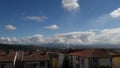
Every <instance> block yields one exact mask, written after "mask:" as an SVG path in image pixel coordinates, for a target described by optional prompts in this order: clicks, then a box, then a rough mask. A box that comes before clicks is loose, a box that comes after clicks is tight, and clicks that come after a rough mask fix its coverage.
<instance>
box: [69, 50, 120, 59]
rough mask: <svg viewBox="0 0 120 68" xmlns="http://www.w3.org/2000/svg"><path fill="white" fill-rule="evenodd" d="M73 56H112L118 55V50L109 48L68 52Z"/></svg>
mask: <svg viewBox="0 0 120 68" xmlns="http://www.w3.org/2000/svg"><path fill="white" fill-rule="evenodd" d="M69 54H70V55H73V56H80V57H88V58H92V57H113V56H118V55H119V56H120V52H118V51H116V50H109V49H87V50H83V51H77V52H73V53H69Z"/></svg>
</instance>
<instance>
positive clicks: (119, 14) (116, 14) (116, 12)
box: [110, 8, 120, 18]
mask: <svg viewBox="0 0 120 68" xmlns="http://www.w3.org/2000/svg"><path fill="white" fill-rule="evenodd" d="M110 15H111V16H112V17H113V18H118V17H120V8H118V9H116V10H114V11H112V12H111V13H110Z"/></svg>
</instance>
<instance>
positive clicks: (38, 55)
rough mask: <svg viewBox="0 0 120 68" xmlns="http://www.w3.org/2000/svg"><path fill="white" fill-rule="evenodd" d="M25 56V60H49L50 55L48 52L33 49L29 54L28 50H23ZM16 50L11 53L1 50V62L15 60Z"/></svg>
mask: <svg viewBox="0 0 120 68" xmlns="http://www.w3.org/2000/svg"><path fill="white" fill-rule="evenodd" d="M23 53H24V56H22V57H23V59H21V60H23V61H41V60H49V57H48V55H47V54H44V53H43V52H40V51H31V54H29V52H28V51H25V52H23ZM15 54H16V52H15V51H10V52H9V54H6V55H5V52H4V51H0V62H13V61H14V57H15Z"/></svg>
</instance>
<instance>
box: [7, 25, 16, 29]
mask: <svg viewBox="0 0 120 68" xmlns="http://www.w3.org/2000/svg"><path fill="white" fill-rule="evenodd" d="M5 30H16V27H15V26H13V25H6V26H5Z"/></svg>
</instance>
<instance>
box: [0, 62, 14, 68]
mask: <svg viewBox="0 0 120 68" xmlns="http://www.w3.org/2000/svg"><path fill="white" fill-rule="evenodd" d="M1 64H5V68H13V64H12V63H0V68H1Z"/></svg>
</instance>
